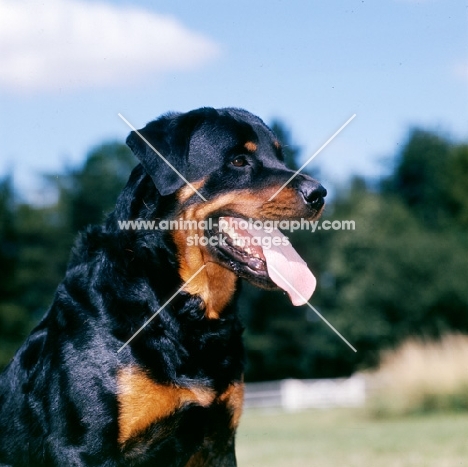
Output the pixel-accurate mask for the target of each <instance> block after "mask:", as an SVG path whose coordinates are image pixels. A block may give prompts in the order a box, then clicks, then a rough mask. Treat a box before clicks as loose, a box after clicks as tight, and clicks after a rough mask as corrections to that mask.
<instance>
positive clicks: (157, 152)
mask: <svg viewBox="0 0 468 467" xmlns="http://www.w3.org/2000/svg"><path fill="white" fill-rule="evenodd" d="M117 115H118V116H119V117H120V118H121V119H122V120H123V121H124V122H125V123H126V124H127V125H128V126H129V127H130V128H131V129H132V130H133V131H134V132H135V133H136V134H137V135H138V136H139V137H140V138H141V139H142V140H143V141H144V142H145V143H146V144H147V145H148V146H149V147H150V148H151V149H152V150H153V151H154V152H155V153H156V154H157V155H158V156H159V157H160V158H161V159H162V160H163V161H164V162H165V163H166V164H167V165H168V166H169V167H170V168H171V169H172V170H173V171H174V172H175V173H176V174H177V175H178V176H179V177H180V178H181V179H182V180H183V181H184V182H185V183H186V184H187V185H188V186H189V187H190V188H191V189H192V190H193V191H194V192H195V193H196V194H197V195H198V196H199V197H200V198H201V199H202V200H203V201H206V198H205V197H204V196H203V195H202V194H201V193H200V192H199V191H198V190H197V189H196V188H195V187H194V186H193V185H192V184H191V183H190V182H189V181H188V180H187V179H186V178H185V177H184V176H183V175H182V174H181V173H180V172H179V171H178V170H177V169H176V168H175V167H174V166H173V165H172V164H171V163H170V162H169V161H168V160H167V159H166V158H165V157H164V156H163V155H162V154H161V153H160V152H159V151H158V150H157V149H156V148H155V147H154V146H153V145H152V144H151V143H150V142H149V141H148V140H147V139H146V138H145V137H144V136H143V135H142V134H141V133H140V132H139V131H138V130H137V129H136V128H135V127H134V126H133V125H132V124H131V123H130V122H129V121H128V120H127V119H126V118H125V117H124V116H123V115H122V114H121V113H118V114H117Z"/></svg>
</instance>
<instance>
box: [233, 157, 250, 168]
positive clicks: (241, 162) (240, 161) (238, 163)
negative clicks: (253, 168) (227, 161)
mask: <svg viewBox="0 0 468 467" xmlns="http://www.w3.org/2000/svg"><path fill="white" fill-rule="evenodd" d="M231 164H232V165H233V166H234V167H244V166H246V165H247V164H248V162H247V159H246V158H245V157H244V156H237V157H236V158H235V159H233V160H232V161H231Z"/></svg>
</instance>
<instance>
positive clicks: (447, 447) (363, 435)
mask: <svg viewBox="0 0 468 467" xmlns="http://www.w3.org/2000/svg"><path fill="white" fill-rule="evenodd" d="M236 444H237V449H236V451H237V459H238V465H239V467H257V466H268V467H280V466H285V467H308V466H311V467H315V466H317V467H337V466H338V467H341V466H343V467H348V466H350V467H353V466H356V467H358V466H359V467H410V466H411V467H414V466H424V467H452V466H453V467H455V466H457V467H459V466H468V414H466V413H465V414H435V415H425V416H412V417H406V418H393V419H386V420H376V419H373V418H370V417H369V416H367V415H366V414H365V413H364V412H363V411H360V410H346V409H333V410H309V411H304V412H299V413H280V412H271V413H268V412H263V411H254V410H250V411H246V412H245V413H244V415H243V416H242V419H241V424H240V427H239V430H238V435H237V442H236Z"/></svg>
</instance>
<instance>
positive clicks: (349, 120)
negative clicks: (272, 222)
mask: <svg viewBox="0 0 468 467" xmlns="http://www.w3.org/2000/svg"><path fill="white" fill-rule="evenodd" d="M355 116H356V114H353V115H352V116H351V117H350V118H349V119H348V120H347V121H346V123H344V124H343V125H342V126H341V128H340V129H338V130H337V131H336V132H335V133H334V134H333V136H331V137H330V138H329V139H328V140H327V141H326V142H325V143H324V144H323V145H322V146H321V147H320V148H319V149H318V150H317V151H316V152H315V153H314V154H313V155H312V156H311V157H309V159H307V161H306V162H305V163H304V164H302V166H301V167H300V168H299V169H298V170H297V171H296V172H294V175H293V176H292V177H291V178H290V179H289V180H288V181H287V182H286V183H285V184H284V185H283V186H282V187H281V188H280V189H279V190H278V191H277V192H276V193H275V194H274V195H273V196H272V197H271V198H270V199H269V200H268V201H271V200H272V199H273V198H275V197H276V195H277V194H278V193H279V192H280V191H281V190H282V189H283V188H284V187H285V186H286V185H287V184H288V183H289V182H290V181H291V180H292V179H293V178H294V177H296V176H297V174H298V173H299V172H300V171H301V170H302V169H303V168H304V167H305V166H306V165H307V164H308V163H309V162H310V161H311V160H312V159H313V158H314V157H315V156H317V155H318V154H319V153H320V152H321V151H322V150H323V149H325V147H326V146H328V145H329V144H330V143H331V142H332V140H333V139H335V137H336V136H338V134H339V133H341V131H342V130H344V128H345V127H346V126H347V125H348V124H349V123H351V120H353V118H354V117H355Z"/></svg>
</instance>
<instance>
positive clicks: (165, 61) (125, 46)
mask: <svg viewBox="0 0 468 467" xmlns="http://www.w3.org/2000/svg"><path fill="white" fill-rule="evenodd" d="M218 54H219V48H218V46H217V45H216V44H215V43H214V42H212V41H211V40H210V39H208V38H206V37H204V36H203V35H201V34H199V33H197V32H193V31H190V30H189V29H187V28H186V27H185V26H184V25H182V24H181V23H180V22H179V21H178V20H177V19H175V18H173V17H170V16H163V15H158V14H155V13H152V12H149V11H146V10H143V9H141V8H137V7H133V6H125V7H124V6H116V5H111V4H106V3H102V2H86V3H85V2H84V1H83V0H48V1H47V2H38V1H35V0H32V1H31V0H0V63H1V64H0V88H3V89H6V90H13V91H26V92H38V91H44V90H54V89H60V90H64V89H77V88H85V87H94V86H115V85H122V84H128V83H132V82H136V81H138V80H140V79H142V78H144V77H148V76H154V75H159V74H161V73H164V72H168V71H176V70H188V69H193V68H196V67H197V66H200V65H201V64H203V63H205V62H207V61H208V60H210V59H212V58H214V57H216V56H217V55H218Z"/></svg>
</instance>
